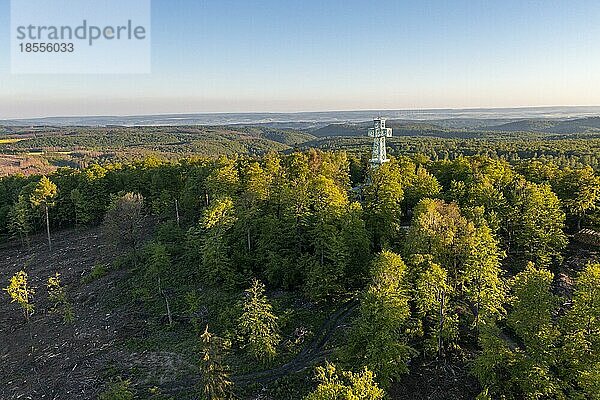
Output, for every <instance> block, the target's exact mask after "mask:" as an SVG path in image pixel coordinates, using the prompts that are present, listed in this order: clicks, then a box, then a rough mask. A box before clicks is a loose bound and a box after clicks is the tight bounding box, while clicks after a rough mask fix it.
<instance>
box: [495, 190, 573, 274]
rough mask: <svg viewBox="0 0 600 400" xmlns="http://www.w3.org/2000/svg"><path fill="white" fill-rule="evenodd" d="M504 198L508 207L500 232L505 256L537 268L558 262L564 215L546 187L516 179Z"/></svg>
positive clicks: (563, 245) (563, 238)
mask: <svg viewBox="0 0 600 400" xmlns="http://www.w3.org/2000/svg"><path fill="white" fill-rule="evenodd" d="M507 197H508V202H509V204H510V207H509V210H508V211H507V215H505V216H504V218H503V223H502V226H501V228H502V232H503V233H504V235H505V237H506V239H507V243H506V245H507V247H508V252H509V253H513V254H515V255H516V256H518V257H520V258H522V259H523V260H524V261H533V262H535V263H537V264H540V265H548V264H549V263H550V262H551V261H552V259H554V258H560V252H561V251H562V250H563V249H564V248H565V246H566V245H567V238H566V236H565V234H564V232H563V228H564V224H565V214H564V212H563V211H562V209H561V207H560V201H559V200H558V197H556V195H555V194H554V193H553V192H552V190H551V189H550V186H549V185H547V184H540V185H537V184H535V183H530V182H526V181H525V180H522V179H519V180H517V181H515V183H514V184H513V185H512V187H511V188H510V190H509V194H508V195H507Z"/></svg>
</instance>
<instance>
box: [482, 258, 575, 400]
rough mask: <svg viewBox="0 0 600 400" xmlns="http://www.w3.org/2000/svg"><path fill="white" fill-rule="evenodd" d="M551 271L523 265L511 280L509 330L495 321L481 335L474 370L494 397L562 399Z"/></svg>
mask: <svg viewBox="0 0 600 400" xmlns="http://www.w3.org/2000/svg"><path fill="white" fill-rule="evenodd" d="M552 279H553V275H552V273H551V272H550V271H548V270H545V269H537V268H535V267H534V265H533V264H531V263H530V264H528V266H527V267H526V268H525V270H524V271H522V272H520V273H519V274H517V275H516V276H515V278H514V279H512V280H511V283H510V287H511V297H510V310H509V312H508V315H507V317H506V326H507V327H508V328H509V330H508V331H506V332H505V331H503V330H502V329H500V328H499V327H498V326H496V325H495V324H490V325H489V326H487V327H485V328H484V329H483V331H482V333H481V335H480V345H481V346H482V354H481V355H480V356H479V357H478V358H477V359H476V360H475V362H474V373H475V375H476V376H478V378H479V380H480V382H481V383H482V385H484V386H486V387H487V388H488V389H489V390H490V392H491V393H493V394H494V395H495V396H499V397H501V396H503V397H505V398H507V399H543V398H564V394H563V391H562V388H561V383H560V381H559V379H558V376H557V354H558V349H557V345H558V337H559V332H558V329H557V326H556V324H555V323H554V320H553V316H554V314H555V312H556V308H557V306H558V303H557V298H556V297H555V295H553V294H552V292H551V288H550V287H551V284H552Z"/></svg>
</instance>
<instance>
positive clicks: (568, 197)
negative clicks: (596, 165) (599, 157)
mask: <svg viewBox="0 0 600 400" xmlns="http://www.w3.org/2000/svg"><path fill="white" fill-rule="evenodd" d="M552 188H553V189H554V190H555V191H556V194H557V195H558V197H559V198H560V199H561V201H562V203H563V205H564V207H565V209H566V211H567V213H568V214H569V215H571V216H573V217H574V218H575V220H576V223H577V229H578V230H579V229H581V222H582V220H583V218H584V217H585V216H586V214H587V213H589V212H590V211H592V210H594V209H596V207H598V204H599V202H600V177H598V176H596V175H595V173H594V170H593V168H592V167H590V166H586V167H585V168H581V169H571V168H566V169H565V170H563V171H561V172H560V173H559V174H558V177H557V178H555V179H554V180H553V181H552Z"/></svg>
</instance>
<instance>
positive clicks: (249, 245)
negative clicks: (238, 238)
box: [246, 226, 252, 252]
mask: <svg viewBox="0 0 600 400" xmlns="http://www.w3.org/2000/svg"><path fill="white" fill-rule="evenodd" d="M246 233H247V238H248V252H250V251H252V248H251V241H250V226H248V228H246Z"/></svg>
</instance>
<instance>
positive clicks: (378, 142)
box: [369, 117, 392, 168]
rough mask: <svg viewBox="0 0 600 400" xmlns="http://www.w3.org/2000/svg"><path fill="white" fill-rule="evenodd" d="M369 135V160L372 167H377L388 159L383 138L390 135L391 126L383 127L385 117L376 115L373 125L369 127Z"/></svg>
mask: <svg viewBox="0 0 600 400" xmlns="http://www.w3.org/2000/svg"><path fill="white" fill-rule="evenodd" d="M369 137H372V138H373V154H372V156H371V160H369V161H370V163H371V166H372V167H373V168H377V167H379V166H380V165H381V164H383V163H386V162H388V161H390V160H389V159H388V158H387V152H386V150H385V138H386V137H392V128H386V127H385V118H382V117H377V118H375V119H374V120H373V127H372V128H370V129H369Z"/></svg>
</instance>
